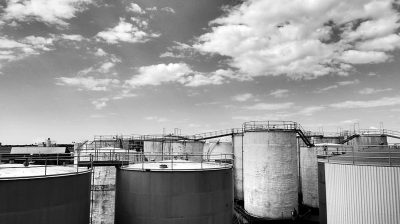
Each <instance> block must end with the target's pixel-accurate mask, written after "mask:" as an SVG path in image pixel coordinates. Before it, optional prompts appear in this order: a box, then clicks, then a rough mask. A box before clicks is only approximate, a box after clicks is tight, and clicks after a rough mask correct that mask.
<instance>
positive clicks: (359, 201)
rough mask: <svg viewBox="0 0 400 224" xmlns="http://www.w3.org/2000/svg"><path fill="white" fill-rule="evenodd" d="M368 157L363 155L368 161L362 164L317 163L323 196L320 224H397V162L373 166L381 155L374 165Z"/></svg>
mask: <svg viewBox="0 0 400 224" xmlns="http://www.w3.org/2000/svg"><path fill="white" fill-rule="evenodd" d="M371 155H373V154H371ZM371 155H366V154H365V155H363V156H365V157H369V158H368V160H366V161H367V162H366V163H363V162H362V161H357V162H356V163H357V164H352V162H350V164H349V161H347V160H345V161H340V160H334V159H332V160H330V161H331V162H326V161H325V162H323V163H320V165H321V166H320V170H319V172H324V173H323V174H321V177H324V180H323V181H320V185H321V187H325V192H323V190H322V191H321V192H323V193H326V198H325V201H326V207H325V208H323V209H325V210H323V211H321V209H322V207H321V208H320V213H322V214H323V216H322V217H321V223H328V224H334V223H352V224H377V223H385V224H398V223H399V220H400V200H399V194H400V184H399V183H400V167H399V165H400V163H399V160H397V162H396V163H395V164H394V163H392V165H394V166H390V165H388V164H387V163H386V161H387V160H385V162H384V163H381V164H379V163H378V162H377V161H378V160H381V161H383V159H382V158H383V157H385V155H379V157H380V158H376V159H375V161H374V162H371V161H370V160H371V158H372V157H374V156H375V155H373V156H371ZM386 156H388V155H386ZM392 156H393V155H392ZM322 197H323V196H321V198H322Z"/></svg>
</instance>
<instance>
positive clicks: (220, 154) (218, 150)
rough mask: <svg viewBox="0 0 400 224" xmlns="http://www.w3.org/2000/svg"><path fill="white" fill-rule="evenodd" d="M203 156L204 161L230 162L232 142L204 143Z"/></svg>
mask: <svg viewBox="0 0 400 224" xmlns="http://www.w3.org/2000/svg"><path fill="white" fill-rule="evenodd" d="M203 155H204V156H205V158H206V159H209V160H212V161H215V160H232V159H233V146H232V142H219V143H216V142H210V143H205V144H204V147H203Z"/></svg>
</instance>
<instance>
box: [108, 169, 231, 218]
mask: <svg viewBox="0 0 400 224" xmlns="http://www.w3.org/2000/svg"><path fill="white" fill-rule="evenodd" d="M232 214H233V183H232V170H231V169H222V170H213V171H185V172H155V171H151V172H142V171H132V170H124V169H119V170H117V189H116V211H115V224H128V223H129V224H130V223H135V224H160V223H171V224H172V223H191V224H204V223H208V224H231V223H232Z"/></svg>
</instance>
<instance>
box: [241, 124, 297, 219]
mask: <svg viewBox="0 0 400 224" xmlns="http://www.w3.org/2000/svg"><path fill="white" fill-rule="evenodd" d="M297 161H298V160H297V141H296V132H295V131H292V130H270V131H267V130H265V131H260V132H245V133H244V136H243V177H244V178H243V191H244V208H245V210H246V211H247V212H248V213H250V214H251V215H253V216H256V217H260V218H266V219H291V217H292V214H291V212H292V211H293V210H294V209H296V210H297V211H298V188H299V187H298V185H299V184H298V166H297V165H298V164H297Z"/></svg>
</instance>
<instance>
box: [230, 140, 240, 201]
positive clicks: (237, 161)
mask: <svg viewBox="0 0 400 224" xmlns="http://www.w3.org/2000/svg"><path fill="white" fill-rule="evenodd" d="M232 144H233V154H234V157H235V158H234V163H233V172H234V182H235V199H236V200H243V134H238V135H234V136H233V138H232Z"/></svg>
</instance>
